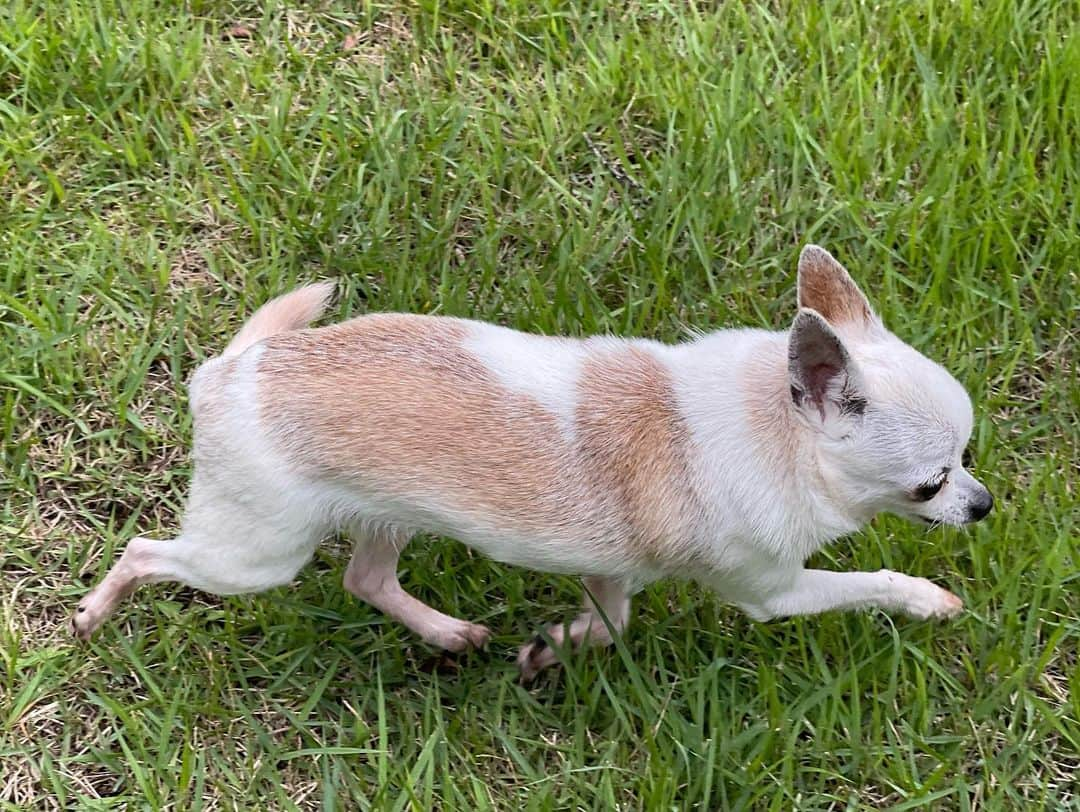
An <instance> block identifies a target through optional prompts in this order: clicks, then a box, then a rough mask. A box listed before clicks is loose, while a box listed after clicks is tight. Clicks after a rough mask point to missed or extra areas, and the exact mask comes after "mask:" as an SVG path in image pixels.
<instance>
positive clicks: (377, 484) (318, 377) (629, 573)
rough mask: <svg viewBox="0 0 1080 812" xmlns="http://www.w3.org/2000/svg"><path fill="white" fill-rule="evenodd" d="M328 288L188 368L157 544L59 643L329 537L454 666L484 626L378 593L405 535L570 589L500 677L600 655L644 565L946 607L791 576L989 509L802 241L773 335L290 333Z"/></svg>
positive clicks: (834, 598) (943, 377)
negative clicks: (794, 281) (569, 598)
mask: <svg viewBox="0 0 1080 812" xmlns="http://www.w3.org/2000/svg"><path fill="white" fill-rule="evenodd" d="M331 292H332V287H331V285H330V284H327V283H323V284H319V285H312V286H310V287H306V288H302V289H300V290H297V291H294V292H292V293H290V294H287V295H285V296H282V297H281V298H278V299H275V300H273V301H271V302H269V303H268V304H266V305H264V306H263V308H262V309H260V310H259V311H258V312H257V313H256V314H255V315H254V316H253V317H252V318H251V320H250V321H249V322H248V323H247V324H246V325H245V326H244V328H243V329H242V330H241V331H240V333H239V334H238V335H237V336H236V337H235V338H234V339H233V341H232V343H230V344H229V346H228V348H227V349H226V350H225V352H224V353H223V354H222V355H221V356H220V357H218V358H214V359H212V360H210V361H207V362H206V363H205V364H203V366H202V367H200V368H199V370H198V371H197V372H196V374H195V376H194V378H193V380H192V383H191V405H192V409H193V412H194V416H195V448H194V457H195V460H194V462H195V473H194V476H193V478H192V482H191V494H190V497H189V501H188V505H187V509H186V511H185V513H184V518H183V523H182V528H181V532H180V534H179V536H177V537H176V538H175V539H171V540H168V541H151V540H149V539H145V538H135V539H133V540H132V541H131V542H130V543H129V544H128V546H127V548H126V549H125V551H124V554H123V555H122V556H121V558H120V560H119V561H118V562H117V563H116V565H115V566H114V567H113V569H112V570H111V571H110V572H109V574H108V575H107V576H106V578H105V579H104V580H103V581H102V582H101V583H100V584H99V585H98V586H97V587H96V588H95V589H94V590H93V591H92V592H91V593H90V594H89V595H87V596H86V597H85V598H84V599H83V601H82V602H81V603H80V604H79V607H78V610H77V612H76V613H75V615H74V618H73V621H72V623H73V627H74V631H75V633H76V634H77V635H78V636H79V637H81V638H88V637H89V636H90V635H91V634H92V633H93V631H94V630H95V629H96V628H97V627H98V626H99V625H100V624H101V623H102V621H104V620H105V618H107V617H108V615H109V614H110V613H111V612H112V611H113V610H114V609H115V607H116V605H117V603H118V602H119V601H120V599H121V598H123V597H125V596H126V595H129V594H130V593H131V592H132V591H133V590H134V589H135V588H136V587H137V586H139V585H140V584H144V583H150V582H156V581H180V582H183V583H185V584H188V585H190V586H192V587H195V588H197V589H202V590H205V591H208V592H214V593H217V594H222V595H227V594H235V593H240V592H257V591H259V590H263V589H268V588H269V587H273V586H278V585H281V584H286V583H288V582H289V581H290V580H292V578H293V577H294V576H295V575H296V573H297V571H298V570H300V568H301V567H302V566H303V565H304V563H305V562H307V561H308V559H310V558H311V556H312V553H313V552H314V550H315V548H316V546H317V545H318V543H319V541H320V540H321V539H323V538H324V537H325V536H327V535H328V534H329V533H332V532H334V531H338V530H344V531H346V532H348V533H349V535H350V536H351V537H352V539H353V541H354V543H355V550H354V552H353V556H352V559H351V560H350V561H349V564H348V567H347V569H346V571H345V578H344V582H345V588H346V589H348V590H349V591H350V592H352V593H353V594H354V595H356V596H357V597H359V598H361V599H363V600H364V601H367V602H368V603H370V604H372V605H373V606H375V607H377V608H378V609H380V610H382V611H383V612H385V613H386V614H387V615H390V616H391V617H393V618H395V619H397V620H399V621H401V622H402V623H404V624H405V625H406V626H408V627H409V628H410V629H412V630H413V631H414V632H415V633H416V634H417V635H419V636H420V637H421V638H423V639H424V640H425V641H426V642H428V643H430V644H431V645H433V646H437V647H439V648H442V649H448V650H450V651H461V650H463V649H467V648H471V647H476V646H482V645H484V644H485V643H486V641H487V639H488V634H489V632H488V630H487V629H486V628H484V627H483V626H480V625H477V624H475V623H470V622H468V621H465V620H460V619H458V618H455V617H450V616H449V615H445V614H443V613H442V612H439V611H437V610H435V609H433V608H431V607H430V606H427V605H426V604H425V603H423V602H422V601H419V600H417V599H416V598H414V597H413V596H411V595H410V594H409V593H408V592H406V591H405V590H404V589H403V588H402V586H401V584H400V583H399V582H398V578H397V573H396V569H397V560H398V555H399V553H400V552H401V550H402V548H403V547H404V546H405V545H406V544H407V543H408V542H409V539H410V538H411V537H412V535H413V534H414V533H416V532H419V531H426V532H431V533H437V534H442V535H447V536H452V537H454V538H457V539H460V540H461V541H463V542H465V543H466V544H468V545H470V546H471V547H474V548H475V549H477V550H479V551H481V552H482V553H484V554H485V555H488V556H490V557H492V558H494V559H496V560H498V561H503V562H506V563H508V564H516V565H519V566H523V567H529V568H530V569H536V570H541V571H545V572H558V573H567V574H574V575H579V576H581V577H582V579H583V581H584V583H585V586H586V588H587V589H586V596H585V605H584V608H583V610H582V612H581V614H580V615H579V616H578V617H577V618H576V619H573V620H571V621H570V622H568V623H556V624H553V625H551V626H549V627H548V628H547V630H546V636H538V637H537V638H536V639H534V640H533V641H532V642H530V643H527V644H526V645H525V646H523V647H522V649H521V650H520V653H519V655H518V663H519V665H520V668H521V673H522V677H523V678H524V679H531V678H532V677H533V676H535V674H536V673H537V672H539V671H540V670H541V669H543V668H545V667H546V666H549V665H552V664H553V663H555V662H556V661H557V657H558V649H559V648H560V647H562V646H571V647H579V646H582V645H583V644H586V643H589V644H600V645H603V644H608V643H610V642H611V640H612V634H613V633H618V632H621V631H622V629H623V628H624V627H625V626H626V624H627V622H628V620H629V617H630V597H631V596H632V595H633V594H634V593H635V592H636V591H638V590H640V589H641V588H642V587H643V586H645V585H646V584H648V583H650V582H652V581H655V580H657V579H660V578H665V577H681V578H692V579H695V580H698V581H700V582H702V583H704V584H706V585H708V586H709V587H711V588H712V589H714V590H715V591H716V592H717V593H718V594H719V595H720V596H721V597H722V598H723V599H724V600H726V601H728V602H730V603H732V604H735V605H737V606H739V607H741V608H742V609H743V610H744V611H746V612H747V613H748V614H749V615H751V616H752V617H754V618H756V619H759V620H765V619H767V618H771V617H775V616H779V615H796V614H812V613H816V612H822V611H825V610H829V609H855V608H859V607H881V608H885V609H891V610H898V611H902V612H906V613H907V614H909V615H913V616H915V617H918V618H931V617H950V616H952V615H955V614H957V613H958V612H959V611H960V610H961V608H962V604H961V602H960V600H959V599H958V598H957V597H956V596H955V595H952V594H951V593H949V592H947V591H945V590H944V589H941V588H939V587H937V586H935V585H934V584H932V583H930V582H929V581H927V580H925V579H923V578H915V577H911V576H908V575H903V574H900V573H896V572H890V571H888V570H881V571H878V572H849V573H838V572H827V571H823V570H811V569H805V568H804V567H803V562H804V561H805V560H806V559H807V557H808V556H810V554H811V553H813V552H814V551H815V550H817V549H819V548H820V547H821V546H823V545H824V544H826V543H827V542H829V541H831V540H832V539H835V538H837V537H838V536H841V535H843V534H845V533H850V532H852V531H854V530H856V529H858V528H859V527H860V526H862V525H863V524H865V523H866V522H867V521H869V519H870V518H871V517H873V516H874V515H875V514H877V513H879V512H882V511H891V512H894V513H899V514H902V515H905V516H908V517H914V518H921V519H924V520H927V521H929V522H935V523H947V524H963V523H966V522H970V521H975V520H977V519H980V518H982V517H983V516H985V515H986V514H987V513H988V512H989V510H990V508H991V505H992V504H993V500H992V499H991V497H990V494H989V492H988V491H987V490H986V488H984V487H983V486H982V485H981V484H980V483H979V482H977V481H976V480H975V479H974V478H973V477H972V476H971V475H970V474H968V472H967V471H965V470H964V468H963V465H962V464H961V456H962V454H963V451H964V446H965V444H966V443H967V441H968V437H969V435H970V433H971V426H972V412H971V403H970V401H969V399H968V396H967V394H966V393H965V392H964V389H963V388H962V387H961V386H960V384H959V383H957V382H956V380H955V379H953V378H952V376H950V375H949V373H948V372H946V371H945V370H944V369H943V368H942V367H940V366H939V365H937V364H936V363H934V362H933V361H930V360H929V359H927V358H926V357H924V356H923V355H921V354H919V353H918V352H916V351H915V350H914V349H912V348H911V347H909V346H908V345H907V344H905V343H903V342H902V341H901V340H900V339H898V338H897V337H896V336H894V335H893V334H892V333H890V332H889V331H888V330H887V329H886V328H885V327H884V325H883V324H882V323H881V320H880V319H879V318H878V317H877V315H875V313H874V311H873V310H872V308H871V306H870V304H869V302H868V301H867V299H866V298H865V297H864V296H863V294H862V292H861V291H860V290H859V288H858V287H857V286H856V284H855V283H854V281H852V279H851V277H850V276H849V275H848V273H847V271H845V270H844V268H843V267H842V266H841V265H840V264H839V263H838V262H837V261H836V260H835V259H833V257H832V256H831V255H830V254H829V253H828V252H826V251H825V250H823V249H821V248H818V247H816V246H808V247H807V248H806V249H805V250H804V251H803V252H802V255H801V256H800V258H799V272H798V312H797V314H796V316H795V320H794V323H793V324H792V327H791V329H790V330H788V331H786V332H769V331H765V330H754V329H743V330H722V331H718V332H714V333H710V334H708V335H704V336H701V337H699V338H697V339H695V340H693V341H690V342H686V343H682V344H677V345H668V344H661V343H657V342H654V341H645V340H640V339H617V338H611V337H595V338H589V339H584V340H574V339H567V338H551V337H545V336H536V335H527V334H524V333H519V332H515V331H512V330H508V329H505V328H502V327H496V326H493V325H490V324H484V323H481V322H475V321H466V320H463V319H453V318H443V317H434V316H414V315H402V314H377V315H369V316H362V317H360V318H356V319H352V320H351V321H347V322H344V323H341V324H336V325H333V326H329V327H322V328H319V329H303V328H304V327H305V326H306V325H307V324H308V323H309V322H310V321H312V320H314V319H316V318H317V317H318V316H319V315H320V314H321V312H322V310H323V308H324V307H325V304H326V302H327V300H328V299H329V297H330V294H331ZM549 641H550V643H553V644H554V647H552V646H551V645H549Z"/></svg>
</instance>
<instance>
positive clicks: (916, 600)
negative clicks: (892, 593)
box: [891, 573, 964, 620]
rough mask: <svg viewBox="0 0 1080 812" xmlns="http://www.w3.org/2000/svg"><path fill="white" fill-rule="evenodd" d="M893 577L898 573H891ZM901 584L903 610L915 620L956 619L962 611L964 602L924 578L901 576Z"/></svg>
mask: <svg viewBox="0 0 1080 812" xmlns="http://www.w3.org/2000/svg"><path fill="white" fill-rule="evenodd" d="M891 574H892V575H893V577H896V576H897V575H899V574H898V573H891ZM901 577H903V578H904V583H903V598H904V604H903V607H902V608H903V610H904V612H905V613H906V614H908V615H910V616H911V617H913V618H916V619H917V620H930V619H934V620H944V619H946V618H951V617H956V616H957V615H959V614H960V613H961V612H962V611H964V602H963V601H962V600H960V599H959V598H958V597H956V595H954V594H953V593H951V592H949V591H948V590H947V589H942V588H941V587H940V586H938V585H937V584H934V583H931V582H930V581H928V580H926V579H925V578H913V577H912V576H910V575H904V576H901Z"/></svg>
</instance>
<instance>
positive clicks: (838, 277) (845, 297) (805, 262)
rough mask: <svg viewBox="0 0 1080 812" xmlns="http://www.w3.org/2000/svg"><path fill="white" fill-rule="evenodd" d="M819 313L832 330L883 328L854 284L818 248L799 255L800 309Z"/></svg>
mask: <svg viewBox="0 0 1080 812" xmlns="http://www.w3.org/2000/svg"><path fill="white" fill-rule="evenodd" d="M804 307H805V308H810V309H811V310H816V311H817V312H818V313H820V314H821V315H822V316H824V317H825V321H827V322H829V324H831V325H832V326H833V327H838V328H848V327H853V328H857V329H870V328H873V327H877V326H879V325H880V324H881V322H880V321H879V320H878V317H877V316H876V315H874V311H873V309H872V308H871V307H870V302H868V301H867V300H866V297H865V296H863V293H862V291H861V290H859V286H858V285H856V284H855V280H853V279H852V278H851V275H850V274H849V273H848V272H847V271H846V270H845V269H844V266H843V265H841V264H840V263H839V262H837V261H836V260H835V259H834V258H833V255H832V254H830V253H829V252H828V251H826V250H825V249H824V248H821V247H820V246H817V245H808V246H806V247H805V248H804V249H803V250H802V253H801V254H799V308H800V309H802V308H804Z"/></svg>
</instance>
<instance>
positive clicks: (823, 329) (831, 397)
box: [788, 309, 866, 428]
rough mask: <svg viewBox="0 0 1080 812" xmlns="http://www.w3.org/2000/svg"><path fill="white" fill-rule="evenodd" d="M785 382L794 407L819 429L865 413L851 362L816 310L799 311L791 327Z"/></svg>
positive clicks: (855, 373) (863, 397)
mask: <svg viewBox="0 0 1080 812" xmlns="http://www.w3.org/2000/svg"><path fill="white" fill-rule="evenodd" d="M788 380H789V383H790V385H791V399H792V401H794V403H795V406H796V407H797V408H798V409H799V410H800V411H801V412H802V413H803V414H805V415H806V417H807V419H808V420H810V422H811V423H813V424H814V425H815V426H818V427H819V428H826V427H831V426H835V425H837V421H843V420H851V419H855V418H858V417H859V416H861V415H862V413H863V412H864V411H866V396H865V395H864V394H863V387H862V383H861V379H860V376H859V371H858V369H856V367H855V362H854V361H853V360H852V358H851V355H850V354H849V353H848V351H847V349H846V348H845V347H844V342H843V341H842V340H841V339H840V336H838V335H837V334H836V332H835V331H834V330H833V329H832V327H830V326H829V323H828V322H827V321H825V319H824V317H823V316H822V315H821V314H820V313H818V312H817V311H816V310H808V309H804V310H800V311H799V315H798V316H796V317H795V322H794V324H792V325H791V333H790V335H789V337H788Z"/></svg>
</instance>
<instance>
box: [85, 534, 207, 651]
mask: <svg viewBox="0 0 1080 812" xmlns="http://www.w3.org/2000/svg"><path fill="white" fill-rule="evenodd" d="M184 547H185V545H184V542H183V539H182V538H181V539H176V540H174V541H152V540H150V539H145V538H142V537H141V536H136V537H135V538H133V539H132V540H131V541H129V542H128V545H127V547H125V548H124V553H123V555H121V556H120V560H119V561H117V562H116V564H114V565H113V568H112V569H111V570H109V573H108V575H106V576H105V578H104V579H103V580H102V581H101V583H100V584H98V585H97V586H96V587H94V589H93V590H91V592H90V593H89V594H88V595H87V596H86V597H84V598H83V599H82V600H81V601H79V606H78V608H77V609H76V610H75V615H74V616H73V617H72V618H71V630H72V632H73V633H74V634H75V636H76V637H78V638H79V639H81V640H89V639H90V635H92V634H93V633H94V632H95V631H96V630H97V628H98V626H100V625H101V624H102V623H104V622H105V620H106V619H107V618H108V617H109V615H111V614H112V613H113V610H114V609H116V606H117V604H119V603H120V601H122V600H123V599H124V598H126V597H128V596H129V595H130V594H131V593H132V592H134V591H135V590H136V589H137V588H138V587H139V586H141V585H142V584H149V583H156V582H158V581H183V582H185V583H187V582H189V581H190V580H191V575H192V573H191V572H190V570H189V569H188V568H187V567H186V566H185V564H184V561H183V555H180V556H177V555H176V553H177V551H178V550H180V551H182V550H183V549H184Z"/></svg>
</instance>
